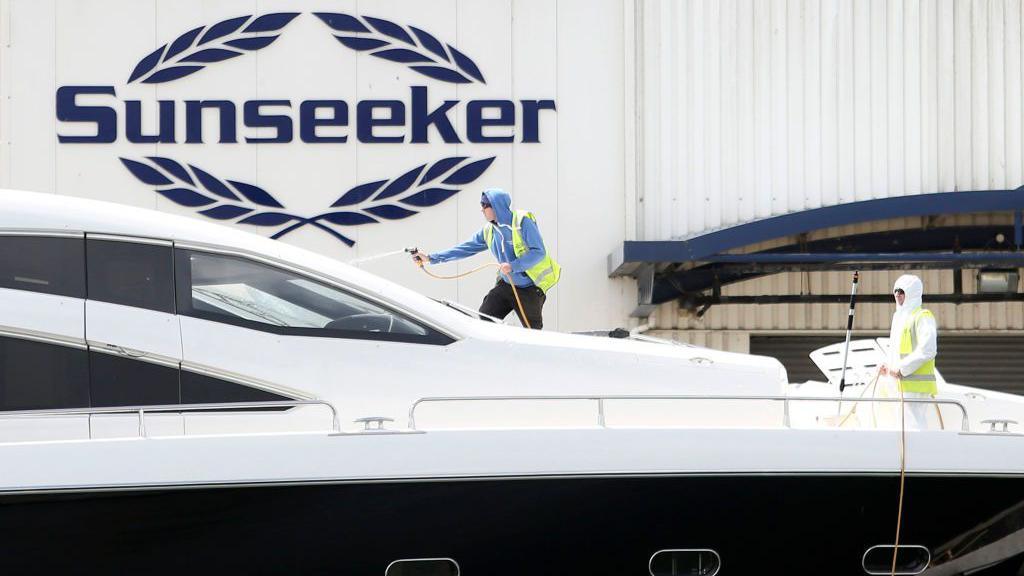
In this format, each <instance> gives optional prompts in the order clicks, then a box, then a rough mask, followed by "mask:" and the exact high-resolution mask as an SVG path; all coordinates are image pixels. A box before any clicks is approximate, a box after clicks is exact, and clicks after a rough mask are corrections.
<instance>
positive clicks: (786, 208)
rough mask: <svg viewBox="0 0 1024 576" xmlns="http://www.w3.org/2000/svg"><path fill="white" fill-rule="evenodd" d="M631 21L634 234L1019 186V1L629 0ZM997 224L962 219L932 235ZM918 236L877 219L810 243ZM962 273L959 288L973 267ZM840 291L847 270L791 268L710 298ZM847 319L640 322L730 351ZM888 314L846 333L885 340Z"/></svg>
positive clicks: (1011, 319) (883, 281)
mask: <svg viewBox="0 0 1024 576" xmlns="http://www.w3.org/2000/svg"><path fill="white" fill-rule="evenodd" d="M639 10H640V16H639V20H638V21H639V22H641V25H642V29H643V34H642V36H641V37H642V43H641V50H640V53H639V54H638V58H639V61H640V62H641V71H640V86H641V92H640V94H641V96H640V100H639V101H640V102H641V103H642V105H641V108H640V110H641V113H642V116H641V128H640V133H641V137H640V148H641V158H642V162H641V165H640V169H639V170H640V176H639V180H640V185H639V189H640V190H641V193H642V196H641V198H640V200H639V202H640V207H639V208H638V216H637V218H638V239H641V240H660V239H669V238H685V237H690V236H694V235H698V234H700V233H702V232H706V231H709V230H712V229H717V228H722V227H728V226H732V225H736V224H740V223H744V222H748V221H751V220H756V219H759V218H763V217H767V216H772V215H777V214H782V213H787V212H793V211H800V210H806V209H811V208H816V207H819V206H826V205H835V204H841V203H846V202H852V201H858V200H866V199H871V198H883V197H890V196H902V195H910V194H920V193H930V192H943V191H954V190H983V189H1004V188H1016V187H1018V186H1020V185H1021V184H1022V183H1024V148H1022V139H1024V117H1022V103H1021V102H1022V98H1021V96H1022V86H1024V83H1022V63H1024V58H1022V18H1024V12H1022V7H1021V1H1020V0H974V1H966V0H965V1H960V0H935V1H922V0H891V1H886V0H861V1H855V2H848V1H840V0H764V1H762V0H720V1H717V0H716V1H711V0H709V1H703V0H690V1H676V0H645V1H643V2H641V3H640V4H639ZM1009 221H1010V220H1009V219H1008V217H1007V216H1005V215H976V216H963V217H955V218H953V217H950V218H943V219H942V222H940V223H939V224H940V225H956V224H996V223H998V224H1004V223H1009ZM923 224H924V223H923V222H922V221H921V219H899V220H891V221H885V222H876V223H872V224H865V225H860V226H849V227H844V228H842V229H835V230H826V231H822V232H819V233H817V234H815V235H812V237H811V239H812V240H813V239H815V238H820V237H831V236H839V235H845V234H855V233H865V232H872V231H881V230H893V229H906V228H915V227H920V226H922V225H923ZM934 224H935V223H933V225H934ZM792 241H793V239H788V242H792ZM768 247H770V246H768V245H766V246H763V247H757V248H768ZM899 274H900V272H898V271H893V272H872V273H867V274H863V275H862V276H863V281H862V286H861V291H862V292H863V293H875V294H884V293H888V291H889V290H890V289H891V286H892V283H893V281H894V280H895V279H896V277H897V276H899ZM963 274H964V289H965V291H966V292H971V291H973V290H974V275H973V271H964V273H963ZM921 276H922V278H923V279H924V282H925V286H926V290H928V291H932V292H937V291H941V292H951V291H952V289H953V276H952V272H950V271H943V272H924V273H922V274H921ZM849 282H850V275H849V274H847V273H789V274H779V275H775V276H771V277H766V278H763V279H759V280H754V281H749V282H745V283H740V284H735V285H731V286H728V287H726V288H725V289H724V290H723V293H724V294H727V295H731V294H737V295H738V294H743V295H758V294H822V293H827V294H838V293H848V291H849ZM846 308H847V307H846V305H845V304H828V305H826V304H803V305H762V306H739V305H730V306H715V307H713V308H711V310H710V311H708V313H707V314H705V315H704V317H703V318H696V317H695V316H693V315H692V314H689V313H687V312H685V311H681V310H679V309H678V306H677V305H676V304H674V303H672V304H666V305H664V306H662V307H661V308H660V309H659V310H658V312H657V314H656V316H655V324H656V326H658V327H659V328H663V329H670V330H671V329H676V330H680V331H681V332H676V333H674V334H670V337H674V338H677V339H680V340H685V341H691V342H694V343H698V344H706V345H711V346H715V347H723V348H726V349H730V350H736V351H746V350H747V349H748V347H749V344H748V339H747V338H746V337H745V336H746V335H747V334H749V332H748V331H751V330H755V331H759V332H763V331H790V332H792V331H795V332H801V331H808V330H836V329H842V328H844V327H845V320H846ZM933 309H934V311H935V312H936V315H937V316H938V318H939V323H940V328H941V329H942V330H946V331H948V330H966V331H972V330H973V331H993V330H996V331H1000V330H1022V329H1024V305H1022V304H1020V303H1006V304H969V305H960V306H954V305H950V304H942V305H936V306H933ZM891 314H892V307H891V306H889V305H885V304H875V305H863V306H859V307H858V315H857V327H858V328H859V329H862V330H882V331H887V330H888V325H889V320H890V317H891ZM720 331H727V335H726V336H715V335H714V334H716V333H718V332H720ZM663 334H664V333H663ZM716 344H720V346H717V345H716Z"/></svg>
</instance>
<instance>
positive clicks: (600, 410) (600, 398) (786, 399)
mask: <svg viewBox="0 0 1024 576" xmlns="http://www.w3.org/2000/svg"><path fill="white" fill-rule="evenodd" d="M509 400H523V401H535V400H590V401H593V402H594V403H595V405H596V409H597V425H598V426H599V427H601V428H606V427H607V425H606V423H605V411H604V409H605V402H607V401H613V400H720V401H721V400H742V401H770V402H782V403H783V422H782V423H783V426H785V427H786V428H789V427H790V421H789V404H790V402H840V401H842V402H847V403H851V404H852V403H858V402H877V403H899V402H900V401H901V400H900V399H899V398H843V399H841V400H840V399H839V398H822V397H817V396H743V395H739V396H737V395H732V396H730V395H694V394H689V395H652V396H648V395H560V396H431V397H426V398H420V399H419V400H417V401H416V402H413V404H412V406H411V407H410V408H409V429H410V430H416V408H418V407H419V406H420V405H421V404H426V403H435V402H487V401H509ZM902 402H904V403H906V404H935V405H950V406H956V407H957V408H959V409H960V414H961V416H962V418H961V425H960V429H961V430H962V431H964V432H968V431H970V419H969V418H968V416H967V407H966V406H964V405H963V403H961V402H960V401H958V400H951V399H947V398H905V399H903V400H902Z"/></svg>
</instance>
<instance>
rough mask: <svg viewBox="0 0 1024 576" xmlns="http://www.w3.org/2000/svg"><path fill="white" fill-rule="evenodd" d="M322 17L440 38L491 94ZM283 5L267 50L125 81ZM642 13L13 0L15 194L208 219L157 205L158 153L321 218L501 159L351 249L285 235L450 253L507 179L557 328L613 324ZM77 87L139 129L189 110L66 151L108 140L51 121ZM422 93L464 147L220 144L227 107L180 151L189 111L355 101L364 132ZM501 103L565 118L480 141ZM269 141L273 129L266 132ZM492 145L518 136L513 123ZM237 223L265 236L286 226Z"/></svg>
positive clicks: (624, 283) (1, 115) (282, 1)
mask: <svg viewBox="0 0 1024 576" xmlns="http://www.w3.org/2000/svg"><path fill="white" fill-rule="evenodd" d="M317 11H326V12H341V13H347V14H350V15H359V16H372V17H377V18H384V19H387V20H390V21H392V22H395V23H398V24H399V25H402V26H406V27H408V26H415V27H417V28H419V29H421V30H425V31H427V32H429V33H430V34H432V35H434V36H435V37H437V38H438V39H440V40H441V41H443V42H445V43H448V44H450V45H452V46H454V47H457V48H458V50H459V51H461V52H462V53H464V54H465V55H467V56H468V57H470V58H471V59H472V60H473V61H474V62H475V63H476V65H477V66H479V69H480V70H481V71H482V73H483V75H484V76H485V78H486V83H480V82H473V83H467V84H451V83H446V82H442V81H437V80H435V79H431V78H427V77H425V76H423V75H420V74H418V73H416V72H415V71H413V70H411V69H410V68H409V67H408V66H405V65H403V64H401V63H395V62H388V61H385V60H382V59H379V58H374V57H372V56H370V55H368V54H367V53H357V52H355V51H353V50H349V49H347V48H345V47H343V46H341V45H340V44H339V42H337V41H336V40H335V39H334V38H333V37H332V34H331V31H330V30H329V29H328V28H327V27H326V26H325V24H324V23H323V22H321V21H320V20H319V19H318V18H316V17H315V16H314V14H313V13H314V12H317ZM274 12H301V15H300V16H298V17H297V18H295V19H294V20H293V21H292V22H290V23H289V24H288V25H287V26H286V27H285V28H284V29H283V31H282V32H281V34H280V36H279V37H278V38H277V40H275V41H274V43H273V44H271V45H269V46H267V47H266V48H262V49H260V50H258V51H254V52H252V53H248V54H245V55H243V56H240V57H236V58H233V59H230V60H226V61H223V62H216V63H211V64H209V65H208V66H207V68H206V69H204V70H202V71H200V72H197V73H194V74H192V75H190V76H187V77H184V78H181V79H178V80H174V81H172V82H166V83H158V84H146V83H140V82H138V81H136V82H128V79H129V76H130V74H131V72H132V71H133V69H134V67H135V66H136V64H137V63H138V62H139V61H140V60H141V59H142V58H143V57H145V56H146V55H147V54H149V53H150V52H152V51H153V50H154V49H156V48H158V47H160V46H162V45H164V44H165V43H169V42H172V41H173V40H174V39H175V38H177V37H178V36H179V35H181V34H182V33H184V32H186V31H188V30H190V29H192V28H194V27H197V26H209V25H212V24H214V23H217V22H220V21H222V20H225V19H228V18H232V17H236V16H240V15H249V14H252V15H261V14H268V13H274ZM632 17H633V7H632V2H622V1H620V0H562V1H560V2H557V3H556V2H550V1H548V0H472V1H468V0H431V1H428V2H424V1H418V0H404V1H403V0H373V1H365V0H364V1H360V2H357V1H355V0H340V1H336V0H309V1H304V2H292V1H286V0H244V1H237V0H75V1H71V0H0V187H9V188H16V189H26V190H34V191H41V192H49V193H55V194H67V195H74V196H84V197H90V198H97V199H103V200H110V201H114V202H121V203H126V204H132V205H137V206H144V207H148V208H153V209H157V210H161V211H166V212H168V213H173V214H183V215H187V216H195V217H200V216H197V210H196V209H192V208H187V207H183V206H180V205H178V204H175V203H173V202H171V201H169V200H167V199H165V198H163V197H161V196H160V195H159V194H156V193H154V190H153V187H152V186H147V185H145V184H143V183H141V182H140V181H139V180H137V179H136V178H134V177H133V176H132V175H131V174H130V173H129V172H128V170H126V169H125V167H124V166H123V165H122V164H121V162H120V161H119V160H118V159H119V158H120V157H124V158H129V159H137V160H138V159H142V158H144V157H146V156H159V157H167V158H172V159H174V160H176V161H178V162H181V163H190V164H194V165H196V166H198V167H200V168H202V169H204V170H206V171H208V172H210V173H211V174H213V175H214V176H217V177H219V178H222V179H232V180H237V181H241V182H245V183H249V184H254V185H257V186H260V187H261V188H263V189H265V190H267V191H268V192H270V193H271V194H272V195H273V196H274V198H276V199H277V200H279V201H280V202H281V203H282V204H284V205H285V206H287V207H288V209H289V210H290V211H293V212H295V213H298V214H300V215H315V214H319V213H321V212H324V211H325V210H328V207H329V206H330V205H331V204H332V202H333V201H334V200H335V199H337V198H338V197H339V196H341V194H342V193H343V192H345V191H346V190H348V189H350V188H351V187H353V186H355V185H357V184H361V183H366V182H372V181H376V180H381V179H393V178H396V177H397V176H399V175H401V174H403V173H404V172H406V171H408V170H410V169H412V168H414V167H416V166H418V165H421V164H425V163H431V162H436V161H437V160H438V159H441V158H445V157H453V156H468V157H470V158H472V159H478V158H487V157H492V156H493V157H495V161H494V163H493V164H492V165H491V166H490V167H489V168H488V170H487V171H486V172H485V173H484V174H483V175H482V176H481V177H480V178H479V179H477V180H475V181H474V182H472V183H471V184H468V185H466V186H465V187H464V189H463V190H462V191H461V192H460V193H459V194H457V195H456V196H454V197H452V198H450V199H448V200H446V201H444V202H442V203H440V204H438V205H436V206H433V207H429V208H425V209H423V210H421V211H420V213H419V214H416V215H415V216H413V217H409V218H406V219H400V220H393V221H391V220H388V221H382V222H381V223H378V224H373V225H362V226H350V227H348V228H343V229H342V228H339V229H340V230H342V231H343V232H344V233H345V235H346V236H348V237H350V238H351V239H352V240H355V245H354V246H353V247H349V246H346V245H345V244H343V243H341V242H339V241H338V240H336V239H335V238H333V237H331V236H330V235H328V234H326V233H324V232H323V231H322V230H318V229H317V228H315V227H313V226H304V227H301V228H300V229H297V230H296V231H294V232H292V233H289V234H288V235H287V236H285V237H283V238H282V241H284V242H289V243H294V244H297V245H300V246H302V247H305V248H309V249H312V250H316V251H319V252H322V253H325V254H328V255H330V256H333V257H335V258H338V259H340V260H344V261H352V260H360V259H364V258H367V257H371V256H374V255H378V254H381V253H386V252H393V251H395V250H400V249H401V248H403V247H406V246H419V247H420V248H422V249H424V250H428V251H435V250H439V249H443V248H447V247H449V246H451V245H454V244H456V243H458V242H461V241H463V240H466V239H468V238H469V237H471V236H472V235H473V234H474V233H475V232H476V231H477V230H479V228H480V226H481V225H482V224H483V221H482V219H481V217H480V211H479V193H480V191H481V190H482V189H484V188H485V187H492V186H494V187H503V188H506V189H507V190H509V191H510V192H511V193H512V194H513V197H514V199H515V204H516V206H518V207H522V208H528V209H531V210H532V211H534V212H535V213H536V214H537V215H538V218H539V220H540V227H541V230H542V232H543V235H544V239H545V242H546V246H547V248H548V249H549V250H550V251H551V253H552V254H553V255H554V256H555V257H556V258H557V259H558V260H559V261H560V262H561V263H562V265H563V266H564V270H565V273H564V275H563V279H562V282H561V283H560V285H559V286H558V288H557V289H556V290H555V291H554V292H552V293H551V298H550V300H549V302H548V304H547V306H546V307H545V325H546V326H547V327H551V328H555V329H560V330H582V329H588V328H604V327H608V326H611V325H616V324H618V323H620V321H621V319H622V318H625V317H626V315H627V314H628V311H629V309H630V308H631V306H632V302H633V299H634V298H635V296H634V290H635V289H634V288H633V287H632V282H631V281H629V280H614V281H610V280H609V279H608V278H607V270H606V266H605V256H606V255H607V254H608V253H609V252H610V251H611V250H613V249H614V248H615V247H616V246H617V245H619V244H620V243H621V242H622V239H623V237H624V235H625V234H626V228H627V218H626V217H625V216H624V215H625V214H627V213H632V212H633V206H634V205H635V200H634V198H633V196H632V194H633V188H632V184H629V181H630V179H631V178H632V176H631V175H629V176H627V169H628V170H629V171H631V170H632V163H633V161H632V160H630V159H628V155H629V154H631V152H630V150H631V149H632V142H631V140H630V139H629V138H628V137H627V134H626V130H627V121H628V122H630V123H632V116H633V107H632V98H633V92H632V91H631V90H630V89H627V86H630V85H631V82H632V74H633V72H632V70H633V47H634V29H633V18H632ZM71 85H90V86H91V85H108V86H112V87H113V88H114V89H116V92H117V95H116V96H87V97H83V98H82V99H81V100H82V102H83V103H85V104H88V105H109V106H112V107H114V108H115V109H116V110H117V111H118V113H119V114H121V115H123V114H124V112H125V109H124V107H123V101H124V100H132V99H134V100H139V101H141V102H142V107H143V108H142V109H143V114H144V118H143V128H144V130H145V131H147V132H150V133H152V132H155V131H156V129H157V117H156V110H157V104H156V101H157V100H174V101H176V102H177V105H178V106H179V108H178V109H177V111H178V115H177V117H176V119H175V120H176V127H177V134H178V139H179V142H178V143H173V144H172V143H158V144H134V143H130V142H127V141H126V139H125V137H124V125H123V118H122V119H119V122H120V124H121V125H120V130H121V132H120V134H119V137H118V139H117V140H116V141H115V142H113V143H107V144H69V143H60V142H58V138H57V135H58V134H62V135H84V134H88V133H89V130H90V129H92V130H94V127H92V126H90V125H76V124H74V123H69V122H62V121H58V120H57V119H56V117H55V114H54V104H55V93H56V90H57V89H58V88H59V87H61V86H71ZM411 86H426V87H427V88H428V89H429V94H430V97H429V105H430V108H431V109H433V108H434V107H437V106H440V105H441V104H442V103H443V102H444V101H445V100H457V101H459V104H458V105H457V106H455V107H454V108H453V109H452V111H451V113H450V116H451V118H452V122H453V124H454V125H455V129H456V130H457V131H458V132H459V134H460V135H461V136H462V137H463V142H462V143H461V144H449V143H445V142H444V141H441V140H440V137H439V135H438V134H437V133H436V131H433V130H432V131H431V133H430V142H429V143H427V144H412V143H410V142H409V138H408V136H407V137H406V140H405V141H404V142H403V143H398V144H364V143H361V142H357V141H356V138H355V127H354V126H349V129H348V130H347V133H348V134H349V136H350V138H349V141H348V142H347V143H344V144H341V143H336V144H307V143H305V142H303V141H301V140H300V138H299V127H298V125H296V126H295V127H294V130H295V134H294V138H293V140H292V141H291V142H288V143H278V144H246V143H245V142H241V141H240V142H239V143H236V144H221V143H218V142H217V134H218V131H217V126H216V122H215V115H214V114H213V113H209V114H210V115H209V116H207V117H206V119H207V120H206V121H204V124H203V132H204V142H205V143H203V144H184V143H181V142H180V140H181V139H182V134H183V133H184V119H183V118H182V115H183V114H182V107H183V101H184V100H188V99H227V100H231V101H232V102H235V103H236V105H237V108H238V114H239V117H241V115H242V105H243V104H242V103H243V102H244V101H249V100H254V99H270V100H275V99H284V100H290V101H291V102H292V106H291V108H290V109H287V108H278V109H274V110H273V112H272V113H282V112H287V113H288V114H289V115H290V116H291V117H292V119H293V120H295V121H297V119H298V117H299V112H298V107H299V102H300V101H304V100H309V99H341V100H345V101H347V102H348V103H349V106H350V116H351V119H352V120H353V121H354V118H355V115H356V102H357V101H365V100H369V99H396V100H401V101H404V102H405V104H406V106H407V107H409V99H410V87H411ZM487 99H502V100H513V101H516V102H518V101H519V100H522V99H551V100H555V102H556V105H557V111H544V112H542V113H541V115H540V122H539V136H540V142H539V143H523V142H521V137H522V135H523V133H522V129H523V126H522V123H521V122H520V123H519V124H517V126H516V128H515V129H514V131H516V134H515V135H516V141H515V142H514V143H508V144H505V143H498V144H496V143H486V144H473V143H469V142H468V141H467V140H466V138H465V129H466V126H465V125H464V124H465V120H464V119H465V117H466V116H465V115H466V107H467V103H468V102H469V101H471V100H487ZM407 114H411V111H410V112H408V113H407ZM407 122H408V118H407ZM239 125H241V119H239ZM379 131H380V133H382V134H395V133H396V132H398V133H400V132H401V131H400V130H395V129H389V128H383V129H380V130H379ZM247 132H248V133H249V134H248V135H252V133H253V132H254V131H251V130H249V131H247ZM341 132H345V131H344V130H342V131H341ZM254 133H255V134H256V135H263V136H266V135H268V131H266V130H265V129H260V130H258V131H255V132H254ZM331 133H332V134H335V135H336V134H338V133H339V132H338V131H333V132H331ZM489 133H490V134H505V133H507V132H504V131H503V129H501V128H498V129H496V131H491V132H489ZM406 135H408V130H406ZM242 136H243V130H242V127H241V126H240V127H239V137H240V138H241V137H242ZM231 225H234V226H239V227H242V228H245V229H249V230H251V231H253V232H256V233H259V234H263V235H266V236H269V235H271V234H274V233H276V232H278V231H280V230H282V229H283V228H284V226H276V227H275V226H268V227H257V226H251V225H246V224H237V223H236V224H231ZM628 225H629V226H632V224H628ZM490 260H491V259H490V257H489V256H486V255H479V256H475V257H474V258H472V259H470V260H467V261H463V262H462V263H459V264H449V265H445V266H443V267H439V269H438V270H437V272H438V273H440V274H455V273H459V272H466V271H468V270H470V269H471V268H474V267H476V266H479V265H480V264H483V263H485V262H488V261H490ZM360 265H361V266H362V267H363V268H365V269H367V270H369V271H371V272H374V273H377V274H380V275H383V276H385V277H388V278H390V279H393V280H395V281H398V282H400V283H402V284H405V285H407V286H410V287H412V288H413V289H416V290H419V291H421V292H423V293H426V294H427V295H429V296H433V297H437V298H447V299H452V300H456V301H460V302H462V303H464V304H466V305H470V306H477V305H479V303H480V301H481V299H482V297H483V294H484V293H485V292H486V291H487V290H488V289H489V287H490V286H491V285H492V284H493V282H494V274H493V271H491V270H488V271H486V272H481V273H477V274H474V275H472V276H469V277H467V278H465V279H462V280H458V281H446V282H442V281H438V280H432V279H430V278H428V277H427V276H426V275H424V274H422V273H421V272H419V271H418V270H417V269H416V268H415V267H414V266H413V265H412V264H411V263H410V262H409V260H408V258H407V257H405V256H404V255H402V256H398V255H396V256H392V257H389V258H382V259H378V260H372V261H365V262H363V263H362V264H360Z"/></svg>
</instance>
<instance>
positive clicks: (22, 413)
mask: <svg viewBox="0 0 1024 576" xmlns="http://www.w3.org/2000/svg"><path fill="white" fill-rule="evenodd" d="M299 406H326V407H327V409H328V410H330V411H331V430H332V431H333V432H340V431H341V426H340V424H339V421H338V409H337V408H335V407H334V405H333V404H331V403H330V402H328V401H327V400H270V401H264V402H207V403H202V404H153V405H145V406H104V407H82V408H49V409H48V408H44V409H40V410H7V411H0V419H2V418H29V417H34V416H79V415H81V416H89V417H90V418H91V417H92V416H94V415H99V414H137V415H138V419H139V437H141V438H146V437H147V436H146V413H148V412H178V413H182V412H209V411H215V410H237V409H242V408H295V407H299ZM89 439H90V440H91V439H92V426H90V427H89Z"/></svg>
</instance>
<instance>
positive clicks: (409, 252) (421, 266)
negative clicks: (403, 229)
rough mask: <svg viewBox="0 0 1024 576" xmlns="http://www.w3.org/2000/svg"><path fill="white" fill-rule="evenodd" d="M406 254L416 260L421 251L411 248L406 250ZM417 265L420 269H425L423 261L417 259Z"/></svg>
mask: <svg viewBox="0 0 1024 576" xmlns="http://www.w3.org/2000/svg"><path fill="white" fill-rule="evenodd" d="M405 252H406V253H407V254H409V255H410V256H412V257H413V258H416V255H417V254H419V253H420V249H419V248H417V247H415V246H410V247H408V248H406V249H405ZM416 265H417V266H419V267H420V268H423V260H420V259H419V258H416Z"/></svg>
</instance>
